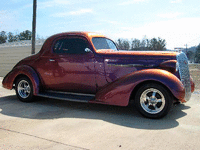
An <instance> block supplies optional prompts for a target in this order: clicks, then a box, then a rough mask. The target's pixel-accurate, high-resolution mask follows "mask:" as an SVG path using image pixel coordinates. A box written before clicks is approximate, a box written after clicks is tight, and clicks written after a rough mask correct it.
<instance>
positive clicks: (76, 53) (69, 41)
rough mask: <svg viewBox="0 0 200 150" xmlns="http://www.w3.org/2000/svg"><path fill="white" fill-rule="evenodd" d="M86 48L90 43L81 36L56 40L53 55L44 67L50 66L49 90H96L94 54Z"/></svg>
mask: <svg viewBox="0 0 200 150" xmlns="http://www.w3.org/2000/svg"><path fill="white" fill-rule="evenodd" d="M86 48H89V43H88V42H87V40H86V39H83V38H81V37H74V36H73V37H67V38H60V39H58V40H56V41H55V42H54V44H53V46H52V49H53V50H52V55H51V56H49V58H48V63H46V64H45V68H44V70H45V69H46V70H47V68H48V71H46V76H48V83H46V88H47V89H48V90H53V91H64V92H76V93H88V94H93V93H95V92H96V82H95V67H94V54H93V52H91V51H88V49H86ZM85 49H86V50H85Z"/></svg>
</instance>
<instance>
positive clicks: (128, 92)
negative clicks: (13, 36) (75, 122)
mask: <svg viewBox="0 0 200 150" xmlns="http://www.w3.org/2000/svg"><path fill="white" fill-rule="evenodd" d="M3 87H4V88H7V89H13V88H14V89H15V90H16V94H17V97H18V98H19V99H20V100H21V101H23V102H30V101H33V100H34V97H35V96H42V97H49V98H57V99H63V100H69V101H80V102H88V103H99V104H108V105H118V106H127V105H128V104H130V103H132V104H134V105H135V106H136V108H137V109H138V111H139V112H140V113H141V114H142V115H144V116H146V117H149V118H161V117H163V116H165V115H166V114H167V113H168V111H169V110H170V107H171V105H172V103H173V102H176V101H180V102H186V101H188V100H189V99H190V97H191V93H192V92H193V91H194V83H193V81H192V79H191V78H190V74H189V68H188V60H187V57H186V55H185V54H184V53H175V52H166V51H162V52H155V51H120V50H118V49H117V47H116V45H115V43H114V42H113V41H112V40H110V39H109V38H107V37H105V36H103V35H99V34H96V33H90V32H69V33H61V34H57V35H54V36H51V37H50V38H48V39H47V40H46V41H45V43H44V45H43V46H42V48H41V50H40V52H39V53H38V54H36V55H32V56H30V57H27V58H25V59H23V60H21V61H20V62H19V63H18V64H17V65H16V66H15V67H14V68H13V69H12V70H11V72H9V73H8V74H7V75H6V77H5V78H4V80H3Z"/></svg>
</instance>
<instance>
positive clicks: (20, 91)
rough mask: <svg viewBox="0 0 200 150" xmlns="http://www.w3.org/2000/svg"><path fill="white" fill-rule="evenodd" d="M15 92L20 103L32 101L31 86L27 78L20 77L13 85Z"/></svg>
mask: <svg viewBox="0 0 200 150" xmlns="http://www.w3.org/2000/svg"><path fill="white" fill-rule="evenodd" d="M15 92H16V95H17V97H18V99H19V100H20V101H22V102H32V101H33V86H32V83H31V81H30V79H29V78H27V77H21V78H19V79H18V80H17V82H16V84H15Z"/></svg>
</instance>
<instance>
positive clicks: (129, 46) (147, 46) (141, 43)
mask: <svg viewBox="0 0 200 150" xmlns="http://www.w3.org/2000/svg"><path fill="white" fill-rule="evenodd" d="M116 44H117V46H118V48H119V49H120V50H155V51H158V50H161V51H162V50H166V41H165V39H161V38H160V37H158V38H152V39H147V38H146V37H144V38H143V39H142V40H139V39H136V38H135V39H131V40H130V41H129V40H127V39H120V38H119V39H118V40H117V41H116Z"/></svg>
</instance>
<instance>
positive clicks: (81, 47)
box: [53, 38, 88, 54]
mask: <svg viewBox="0 0 200 150" xmlns="http://www.w3.org/2000/svg"><path fill="white" fill-rule="evenodd" d="M85 48H88V43H87V41H85V40H83V39H80V38H69V39H67V38H65V39H59V40H58V41H57V42H56V43H55V45H54V47H53V51H54V53H57V54H63V53H65V54H84V53H85Z"/></svg>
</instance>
